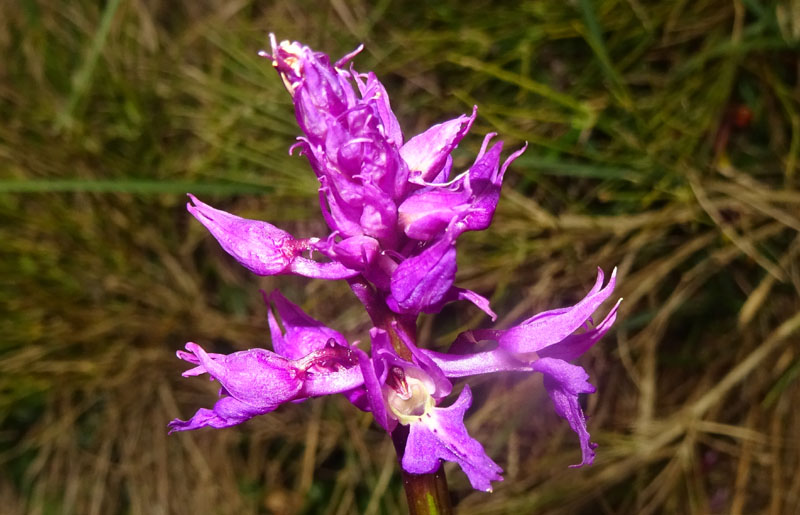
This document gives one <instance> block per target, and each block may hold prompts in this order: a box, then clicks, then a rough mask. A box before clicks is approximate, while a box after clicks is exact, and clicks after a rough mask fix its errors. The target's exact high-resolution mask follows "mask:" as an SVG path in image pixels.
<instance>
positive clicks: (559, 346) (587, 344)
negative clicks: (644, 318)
mask: <svg viewBox="0 0 800 515" xmlns="http://www.w3.org/2000/svg"><path fill="white" fill-rule="evenodd" d="M621 302H622V299H619V301H617V303H616V304H614V307H613V308H611V311H609V312H608V314H607V315H606V317H605V318H604V319H603V321H602V322H600V323H599V324H597V326H596V327H594V328H593V329H591V330H589V331H586V332H585V333H580V334H573V335H570V336H567V337H566V338H564V339H563V340H561V341H560V342H558V343H556V344H553V345H551V346H549V347H545V348H544V349H542V350H541V351H539V352H538V354H539V356H541V357H543V358H558V359H563V360H564V361H572V360H575V359H577V358H578V357H579V356H582V355H583V354H584V353H585V352H586V351H587V350H589V349H590V348H592V345H594V344H595V343H597V342H598V341H599V340H600V338H602V337H603V335H605V334H606V332H607V331H608V330H609V329H610V328H611V326H612V325H613V324H614V321H615V320H616V319H617V308H619V305H620V303H621Z"/></svg>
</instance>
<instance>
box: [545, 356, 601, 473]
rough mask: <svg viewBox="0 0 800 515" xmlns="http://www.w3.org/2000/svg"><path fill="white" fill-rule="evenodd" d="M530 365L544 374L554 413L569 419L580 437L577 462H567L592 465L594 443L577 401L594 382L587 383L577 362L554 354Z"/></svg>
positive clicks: (589, 389) (584, 374) (590, 389)
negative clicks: (568, 360)
mask: <svg viewBox="0 0 800 515" xmlns="http://www.w3.org/2000/svg"><path fill="white" fill-rule="evenodd" d="M531 367H532V368H533V369H534V370H535V371H536V372H541V373H542V374H544V387H545V389H546V390H547V393H548V394H549V395H550V399H551V400H552V401H553V407H554V408H555V410H556V413H558V415H559V416H560V417H562V418H565V419H566V420H567V422H569V426H570V427H571V428H572V430H573V431H575V433H577V434H578V438H579V439H580V442H581V455H582V460H581V462H580V463H579V464H577V465H570V466H571V467H580V466H583V465H591V464H592V463H593V462H594V454H595V453H594V449H595V448H596V447H597V444H595V443H592V442H591V441H590V437H589V431H587V429H586V417H584V415H583V410H582V409H581V406H580V402H579V401H578V394H581V393H594V392H595V391H596V390H595V388H594V386H592V385H591V384H589V381H588V379H589V375H588V374H587V373H586V371H585V370H584V369H583V368H581V367H579V366H577V365H570V364H569V363H567V362H566V361H562V360H560V359H554V358H542V359H539V360H537V361H535V362H533V363H532V364H531Z"/></svg>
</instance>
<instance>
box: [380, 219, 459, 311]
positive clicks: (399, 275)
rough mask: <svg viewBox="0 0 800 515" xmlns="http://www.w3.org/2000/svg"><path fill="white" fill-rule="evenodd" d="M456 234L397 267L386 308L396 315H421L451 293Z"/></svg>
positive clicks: (446, 236)
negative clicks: (396, 313)
mask: <svg viewBox="0 0 800 515" xmlns="http://www.w3.org/2000/svg"><path fill="white" fill-rule="evenodd" d="M454 236H456V235H455V234H453V231H452V230H451V231H449V233H448V234H447V235H445V236H444V237H442V238H441V239H440V240H439V241H437V242H436V243H434V244H433V245H431V246H430V247H428V248H426V249H425V250H423V251H422V252H421V253H420V254H419V255H417V256H414V257H410V258H408V259H406V260H405V261H403V262H402V263H400V265H398V267H397V268H396V269H395V271H394V273H393V274H392V284H391V292H392V295H391V297H389V298H388V299H387V303H388V304H389V307H390V308H391V309H392V310H393V311H396V312H398V313H421V312H423V311H425V310H426V309H427V308H429V307H431V306H433V305H434V304H437V303H438V302H439V301H441V300H442V298H443V297H444V296H445V295H446V294H447V292H448V291H450V288H451V287H452V286H453V281H455V277H456V248H455V240H454Z"/></svg>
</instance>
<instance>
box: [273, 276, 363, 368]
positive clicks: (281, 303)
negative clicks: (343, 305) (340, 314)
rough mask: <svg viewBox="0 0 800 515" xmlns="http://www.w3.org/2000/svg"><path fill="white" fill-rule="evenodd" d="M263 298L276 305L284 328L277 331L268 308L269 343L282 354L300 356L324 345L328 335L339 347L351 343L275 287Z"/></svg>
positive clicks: (298, 357) (292, 357)
mask: <svg viewBox="0 0 800 515" xmlns="http://www.w3.org/2000/svg"><path fill="white" fill-rule="evenodd" d="M264 300H265V302H267V303H268V304H269V303H270V302H271V303H273V304H274V305H275V310H276V311H277V313H278V316H279V317H280V319H281V322H282V323H283V327H284V329H285V331H286V332H285V333H282V332H281V331H280V328H279V327H278V325H277V322H275V319H274V317H272V316H271V315H272V313H271V311H270V317H271V320H270V332H271V333H272V347H273V348H274V349H275V352H276V353H278V354H280V355H281V356H283V357H285V358H288V359H292V360H294V359H300V358H302V357H304V356H307V355H308V354H311V353H312V352H314V351H316V350H320V349H322V348H324V347H325V346H326V345H327V344H328V341H329V340H331V339H332V340H333V341H335V342H336V343H337V344H338V345H340V346H342V347H349V346H350V344H349V343H347V340H346V339H345V337H344V336H342V335H341V333H339V332H338V331H335V330H333V329H331V328H329V327H325V326H324V325H323V324H322V323H321V322H319V321H317V320H314V319H313V318H311V317H310V316H308V315H307V314H306V313H305V312H304V311H303V310H302V309H300V306H298V305H296V304H294V303H292V302H291V301H289V299H287V298H286V297H284V296H283V295H282V294H281V293H280V292H279V291H278V290H274V291H273V292H272V293H271V294H270V295H269V297H267V296H265V298H264ZM276 336H278V337H277V338H276Z"/></svg>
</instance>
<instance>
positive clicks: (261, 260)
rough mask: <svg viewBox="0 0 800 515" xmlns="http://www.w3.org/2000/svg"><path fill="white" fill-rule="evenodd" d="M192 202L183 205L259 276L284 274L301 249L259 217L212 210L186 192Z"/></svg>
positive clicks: (231, 252) (224, 246)
mask: <svg viewBox="0 0 800 515" xmlns="http://www.w3.org/2000/svg"><path fill="white" fill-rule="evenodd" d="M189 198H190V199H191V200H192V202H193V203H194V205H192V204H187V205H186V208H187V209H188V210H189V212H190V213H191V214H192V215H193V216H194V217H195V218H197V220H198V221H199V222H200V223H202V224H203V225H205V226H206V228H207V229H208V230H209V231H210V232H211V235H212V236H214V238H216V239H217V241H218V242H219V244H220V245H221V246H222V248H223V249H224V250H225V252H227V253H228V254H230V255H231V256H233V257H234V259H236V260H237V261H238V262H239V263H241V264H242V265H244V266H245V267H246V268H247V269H249V270H251V271H252V272H254V273H256V274H258V275H275V274H280V273H285V272H286V271H287V269H288V268H289V265H290V264H291V261H292V259H293V258H294V257H295V256H296V255H297V254H299V252H301V251H302V249H297V248H296V247H294V246H293V243H294V242H295V241H296V240H295V239H294V238H292V235H291V234H289V233H288V232H286V231H283V230H281V229H278V228H277V227H275V226H274V225H271V224H268V223H267V222H261V221H258V220H248V219H245V218H240V217H238V216H235V215H232V214H230V213H226V212H225V211H221V210H219V209H214V208H213V207H211V206H209V205H208V204H204V203H203V202H200V201H199V200H198V199H197V198H196V197H195V196H194V195H189Z"/></svg>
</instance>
